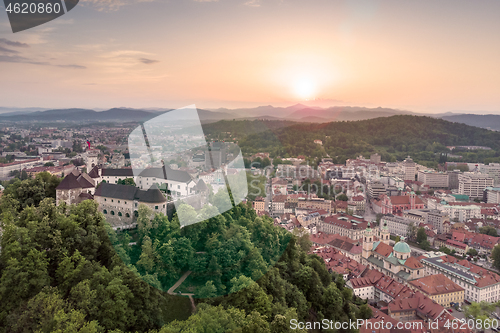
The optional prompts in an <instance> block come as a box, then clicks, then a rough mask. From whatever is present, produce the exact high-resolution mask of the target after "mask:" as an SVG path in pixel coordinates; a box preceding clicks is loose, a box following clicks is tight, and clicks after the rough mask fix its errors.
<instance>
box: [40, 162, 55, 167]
mask: <svg viewBox="0 0 500 333" xmlns="http://www.w3.org/2000/svg"><path fill="white" fill-rule="evenodd" d="M43 166H44V167H53V166H54V163H52V162H47V163H45V164H44V165H43Z"/></svg>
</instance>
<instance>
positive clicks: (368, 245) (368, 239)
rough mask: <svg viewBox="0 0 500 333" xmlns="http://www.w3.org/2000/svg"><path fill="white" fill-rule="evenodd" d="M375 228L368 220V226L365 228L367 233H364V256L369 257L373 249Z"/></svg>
mask: <svg viewBox="0 0 500 333" xmlns="http://www.w3.org/2000/svg"><path fill="white" fill-rule="evenodd" d="M373 236H374V234H373V230H372V228H371V226H370V222H368V226H367V227H366V229H365V234H364V235H363V251H362V257H363V258H365V259H367V258H368V257H369V256H370V255H371V252H372V250H373Z"/></svg>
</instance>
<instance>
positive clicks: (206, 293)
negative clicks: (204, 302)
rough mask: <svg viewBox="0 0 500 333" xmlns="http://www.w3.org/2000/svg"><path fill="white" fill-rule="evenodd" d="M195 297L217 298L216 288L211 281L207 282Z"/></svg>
mask: <svg viewBox="0 0 500 333" xmlns="http://www.w3.org/2000/svg"><path fill="white" fill-rule="evenodd" d="M196 296H197V297H199V298H211V297H215V296H217V288H216V287H215V285H214V283H213V282H212V281H207V283H205V285H204V286H203V287H201V288H199V289H198V292H197V293H196Z"/></svg>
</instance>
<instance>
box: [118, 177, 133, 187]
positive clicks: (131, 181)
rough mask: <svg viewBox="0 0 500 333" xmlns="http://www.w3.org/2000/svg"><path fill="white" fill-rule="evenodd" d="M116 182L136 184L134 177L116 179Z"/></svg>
mask: <svg viewBox="0 0 500 333" xmlns="http://www.w3.org/2000/svg"><path fill="white" fill-rule="evenodd" d="M117 184H121V185H131V186H136V185H135V181H134V178H125V179H123V180H122V179H118V182H117Z"/></svg>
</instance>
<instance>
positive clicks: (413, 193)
mask: <svg viewBox="0 0 500 333" xmlns="http://www.w3.org/2000/svg"><path fill="white" fill-rule="evenodd" d="M410 209H415V192H413V191H411V192H410Z"/></svg>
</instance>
